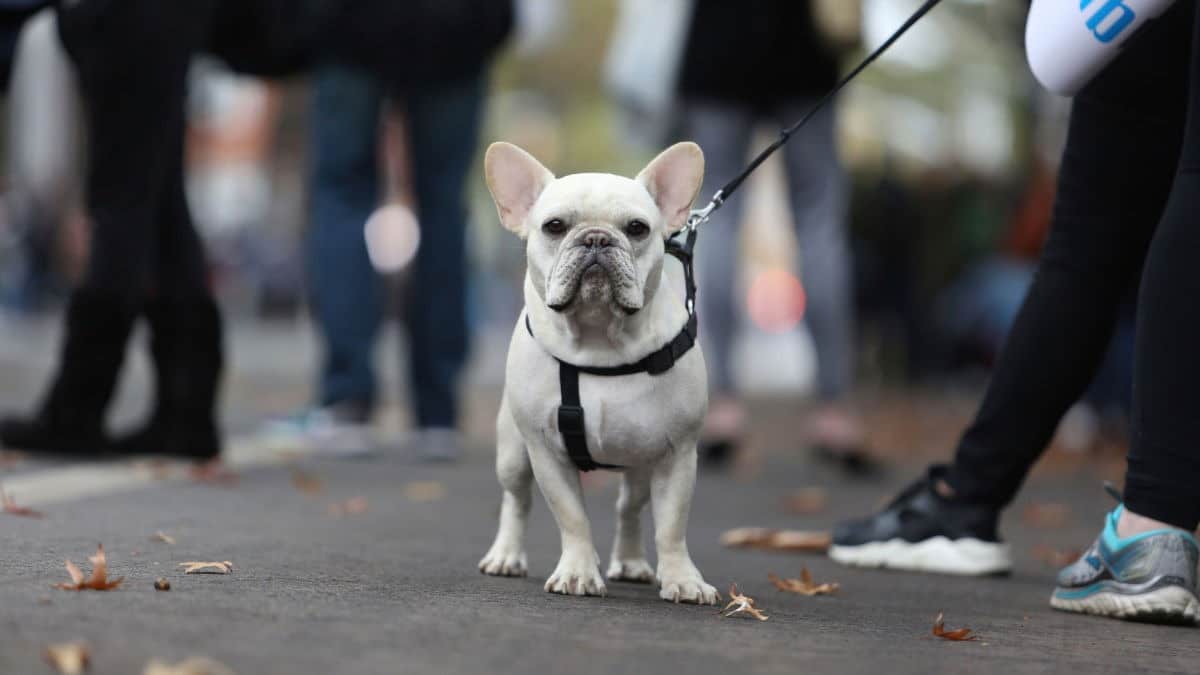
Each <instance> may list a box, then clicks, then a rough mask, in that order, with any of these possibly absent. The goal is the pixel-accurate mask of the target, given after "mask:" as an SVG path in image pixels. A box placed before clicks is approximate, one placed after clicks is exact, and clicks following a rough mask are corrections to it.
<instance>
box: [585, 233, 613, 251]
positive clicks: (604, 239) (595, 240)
mask: <svg viewBox="0 0 1200 675" xmlns="http://www.w3.org/2000/svg"><path fill="white" fill-rule="evenodd" d="M583 243H584V245H585V246H587V247H588V248H607V247H609V246H612V237H610V236H608V233H607V232H601V231H595V232H588V233H587V234H585V235H583Z"/></svg>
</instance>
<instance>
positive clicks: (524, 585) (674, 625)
mask: <svg viewBox="0 0 1200 675" xmlns="http://www.w3.org/2000/svg"><path fill="white" fill-rule="evenodd" d="M276 337H278V336H276ZM247 339H249V338H247ZM297 339H300V338H297ZM248 349H249V348H248ZM11 351H13V350H12V349H8V351H6V348H2V347H0V368H2V369H3V370H0V374H8V375H9V376H10V378H9V380H8V382H9V383H10V384H9V385H8V386H6V387H3V390H2V391H0V402H3V403H15V402H18V401H23V402H25V403H27V402H28V400H29V399H30V398H31V396H32V394H33V392H32V391H31V390H30V388H29V387H27V386H25V385H17V384H13V383H23V382H35V381H36V380H37V379H38V377H37V376H36V375H37V374H36V373H33V374H30V373H27V372H26V371H25V370H22V368H25V369H26V370H29V369H32V370H35V371H36V370H37V369H38V368H40V367H41V366H40V365H38V364H37V363H34V364H33V365H29V364H27V363H21V364H17V363H13V362H6V361H5V359H4V355H5V354H8V353H9V352H11ZM298 352H303V350H298ZM248 372H251V371H248ZM269 375H270V374H269V373H266V374H261V375H254V374H253V373H252V372H251V374H246V373H242V374H241V375H239V378H240V380H239V381H240V382H241V384H239V385H237V387H240V388H241V389H240V390H239V391H235V392H234V393H233V394H232V395H231V397H232V400H233V401H234V402H235V404H236V405H242V406H243V407H245V406H249V405H250V404H251V403H252V402H253V401H263V400H269V401H273V402H278V401H286V400H290V399H292V398H295V397H296V393H295V389H296V387H298V386H299V384H298V383H299V382H301V381H302V380H303V379H304V377H303V375H297V376H293V377H291V379H289V378H287V377H282V376H280V377H278V378H276V379H272V378H271V377H270V376H269ZM247 388H249V389H247ZM494 393H495V392H494V390H491V389H487V388H486V387H482V386H481V387H480V388H479V390H478V392H477V393H476V395H477V397H478V398H479V399H480V400H488V399H489V397H491V398H494ZM478 407H479V408H480V410H484V409H486V405H485V404H479V406H478ZM785 407H786V406H785ZM251 412H253V411H252V410H248V409H243V410H241V411H240V412H238V411H230V413H229V414H231V415H234V416H235V417H236V416H237V415H239V414H240V415H243V416H245V417H246V419H247V420H248V419H249V418H250V417H251V416H252V415H251V414H250V413H251ZM478 414H479V415H480V417H485V416H486V415H484V412H480V413H478ZM235 426H236V425H235ZM763 436H764V437H763V439H761V441H760V446H761V447H760V450H761V452H760V457H759V459H758V460H757V461H755V462H752V463H749V464H747V465H745V466H742V467H741V469H740V470H738V471H735V472H704V473H703V474H702V475H701V477H700V480H699V484H698V487H697V496H696V499H695V503H694V505H693V509H692V516H691V526H690V530H689V544H690V548H691V550H692V554H693V557H694V559H695V561H696V563H697V565H698V566H699V568H700V569H701V571H702V572H703V573H704V575H705V577H706V578H707V579H708V580H709V581H710V582H711V583H713V584H714V585H716V586H717V587H718V588H719V589H721V590H722V592H725V591H726V589H728V587H729V585H730V584H731V583H733V582H737V584H738V585H739V587H740V588H741V589H743V591H744V592H746V593H747V594H748V595H750V596H752V597H754V598H756V600H757V604H758V606H759V607H761V608H762V610H763V611H764V612H765V613H766V614H767V615H769V617H770V619H769V620H768V621H765V622H760V621H755V620H751V619H742V618H722V617H721V616H720V615H719V614H718V612H717V609H716V608H713V607H697V606H687V605H673V604H670V603H667V602H664V601H662V600H660V599H659V598H658V596H657V592H656V590H655V589H653V588H651V587H649V586H640V585H631V584H615V583H610V584H609V595H608V597H605V598H574V597H563V596H557V595H550V594H547V593H545V592H544V591H543V590H542V583H543V582H544V580H545V578H546V576H547V575H548V574H549V573H550V571H551V570H552V569H553V567H554V564H555V562H556V560H557V555H558V535H557V530H556V528H555V526H554V523H553V519H552V518H551V516H550V514H549V512H548V511H547V509H546V507H545V504H544V502H543V501H542V500H541V498H540V496H538V497H535V504H534V509H533V515H532V518H531V522H530V528H529V529H530V537H529V547H528V552H529V563H530V576H529V577H528V578H525V579H503V578H492V577H487V576H483V575H481V574H479V572H478V571H477V570H476V563H477V561H478V560H479V558H480V557H481V556H482V554H483V553H484V552H485V551H486V549H487V547H488V545H489V544H490V542H491V538H492V535H493V534H494V527H495V519H496V514H497V509H498V504H499V495H500V492H499V487H498V486H497V484H496V482H495V478H494V475H493V470H492V463H491V453H490V449H489V448H488V447H487V439H486V437H485V434H477V435H472V436H470V437H469V438H470V439H471V440H470V447H469V448H468V454H467V456H466V457H465V458H464V460H463V461H462V462H460V463H457V464H453V465H436V466H434V465H423V464H420V463H418V462H416V461H415V460H414V459H413V456H414V454H415V452H414V450H415V449H414V448H412V447H406V446H404V445H403V444H395V445H394V446H390V447H387V448H385V449H384V451H382V452H380V453H378V454H376V455H375V456H373V457H370V458H363V459H357V460H346V459H341V460H335V459H322V458H319V457H314V456H311V455H307V454H305V453H303V452H284V453H280V452H277V451H276V450H275V449H272V450H265V449H262V448H259V447H257V446H256V445H255V442H254V441H253V440H251V439H249V438H248V437H247V436H245V435H244V434H242V435H240V436H239V438H238V439H236V440H235V443H234V445H235V450H236V452H235V456H236V461H234V462H233V464H234V470H235V471H236V480H235V481H227V482H220V483H205V482H197V481H195V480H193V479H192V478H191V477H189V476H188V475H187V473H186V471H184V470H182V469H181V468H180V467H176V466H165V467H164V466H158V465H148V464H145V463H141V464H131V463H127V464H122V465H118V466H109V467H92V466H84V467H69V466H65V465H57V464H50V463H45V462H29V461H26V462H19V463H17V464H15V465H13V466H5V465H0V485H5V486H7V487H8V488H9V491H10V492H13V493H15V498H16V499H17V501H18V502H22V503H27V504H29V505H31V506H35V507H36V508H38V509H40V510H42V511H44V513H45V517H44V518H40V519H34V518H21V517H16V516H9V515H3V514H0V673H2V674H4V675H9V674H12V675H25V674H36V673H49V672H52V671H50V669H49V667H48V666H46V665H45V664H44V663H43V660H42V652H43V649H44V648H45V646H46V645H48V644H51V643H56V642H63V641H69V640H75V639H82V640H86V641H87V642H88V643H89V645H90V648H91V657H92V669H91V671H89V672H92V673H97V674H100V675H108V674H114V675H115V674H121V675H127V674H137V673H141V672H142V668H143V667H144V665H145V664H146V663H147V662H148V661H149V660H150V659H155V658H157V659H162V660H167V661H172V660H179V659H183V658H185V657H188V656H192V655H199V656H206V657H209V658H211V659H214V660H216V661H219V662H221V663H224V664H226V665H227V666H229V667H230V668H231V669H233V670H234V671H236V672H237V673H241V674H242V675H254V674H264V675H267V674H275V673H280V674H282V673H288V674H308V673H312V674H314V675H315V674H325V673H364V674H367V673H643V672H644V673H663V672H676V673H740V672H747V673H749V672H754V673H759V672H761V673H800V672H864V673H866V672H871V673H876V672H902V673H907V672H914V673H916V672H921V673H929V672H955V673H957V672H971V673H982V672H998V673H999V672H1003V673H1011V672H1063V671H1072V670H1073V671H1077V672H1089V673H1091V672H1122V673H1124V672H1131V671H1151V672H1200V633H1198V632H1197V631H1196V630H1195V629H1186V628H1170V627H1159V626H1150V625H1140V624H1128V623H1119V622H1113V621H1109V620H1104V619H1097V618H1091V617H1082V616H1075V615H1068V614H1062V613H1058V612H1055V611H1053V610H1051V609H1050V607H1049V606H1048V604H1047V600H1048V597H1049V594H1050V590H1051V587H1052V584H1053V575H1054V571H1055V570H1054V567H1053V566H1052V565H1051V564H1049V563H1047V562H1045V561H1043V560H1041V559H1040V558H1043V557H1045V555H1046V551H1052V550H1066V549H1071V548H1076V549H1077V548H1081V547H1084V546H1086V545H1087V544H1088V543H1089V542H1090V540H1091V538H1092V537H1094V536H1095V534H1096V532H1097V531H1098V529H1099V526H1100V523H1101V518H1102V515H1103V513H1104V512H1105V510H1106V509H1108V508H1109V506H1110V500H1109V498H1108V497H1107V496H1106V495H1105V494H1104V492H1103V491H1102V490H1101V489H1100V487H1099V485H1100V479H1101V478H1102V477H1103V476H1104V475H1106V474H1107V473H1109V472H1111V467H1105V466H1100V465H1098V464H1097V465H1093V464H1092V463H1090V462H1086V461H1085V462H1074V463H1067V465H1062V466H1058V465H1056V466H1055V467H1050V468H1049V469H1047V470H1045V471H1042V472H1040V473H1039V474H1038V475H1036V476H1035V477H1034V478H1033V479H1031V481H1030V483H1029V485H1028V486H1027V488H1026V490H1025V491H1024V492H1023V493H1022V496H1021V498H1020V500H1019V501H1018V503H1017V504H1015V505H1014V507H1013V509H1011V510H1010V512H1009V514H1008V515H1007V516H1006V519H1005V521H1004V524H1003V527H1002V531H1003V533H1004V534H1005V535H1006V536H1007V538H1009V539H1010V540H1011V541H1012V543H1013V546H1014V550H1015V554H1016V561H1017V564H1016V570H1015V572H1014V573H1013V574H1012V575H1011V576H1009V577H1005V578H988V579H963V578H949V577H936V576H928V575H920V574H905V573H888V572H874V571H861V570H851V569H846V568H842V567H839V566H837V565H835V564H834V563H832V562H831V561H829V560H827V559H826V558H825V557H823V556H821V555H813V554H784V553H772V552H762V551H745V550H735V549H728V548H724V547H722V546H721V545H720V543H719V542H718V538H719V536H720V534H721V533H722V532H723V531H725V530H727V529H729V528H733V527H739V526H746V525H759V526H769V527H788V528H800V529H822V528H827V527H829V526H830V525H831V524H832V523H833V522H835V521H836V520H837V519H838V518H841V517H845V516H847V515H858V514H861V513H864V512H866V511H869V510H871V509H873V508H875V507H876V506H877V505H878V504H879V503H880V501H881V500H882V499H884V498H885V497H886V496H888V495H889V494H890V493H892V492H894V491H895V490H896V489H897V488H899V487H900V486H902V485H903V483H904V482H906V481H907V480H908V479H911V478H912V476H913V475H915V474H916V473H917V472H919V470H920V463H919V462H918V461H917V460H916V458H915V457H914V458H909V459H903V458H899V459H894V460H893V461H891V462H890V463H889V468H888V469H887V471H886V472H885V473H883V474H882V475H880V476H877V477H875V478H873V479H869V480H862V479H859V480H850V479H847V478H845V477H844V476H841V475H840V474H839V473H837V472H836V471H835V470H833V469H831V468H829V467H825V466H822V465H818V464H814V463H813V462H811V461H810V460H809V459H808V458H807V457H805V456H804V455H803V453H801V452H799V451H798V450H797V449H796V448H794V447H793V441H792V439H791V438H790V437H789V433H788V429H787V425H786V424H782V425H781V424H776V425H774V426H770V427H769V433H764V434H763ZM914 454H919V453H914ZM1064 466H1065V467H1066V468H1064ZM72 472H73V473H72ZM60 485H62V486H76V487H72V488H70V489H68V488H66V487H64V488H61V489H60V488H59V487H56V486H60ZM78 486H83V488H87V489H76V488H78ZM808 486H816V487H821V488H823V489H824V490H825V494H826V496H827V504H826V505H825V506H824V507H823V508H818V509H817V510H816V512H814V513H810V514H806V515H798V514H795V513H789V512H788V511H787V509H786V508H785V507H784V500H785V499H786V497H787V496H788V495H790V494H791V493H793V492H794V491H795V490H796V489H798V488H801V487H808ZM615 493H616V484H615V481H613V480H612V479H611V478H603V477H601V478H598V479H594V480H589V483H588V508H589V513H590V514H591V517H592V520H593V526H594V527H593V529H594V532H595V536H596V538H597V545H598V549H599V550H600V553H601V555H602V556H605V557H606V556H607V553H608V551H609V548H610V538H611V536H612V531H613V501H614V499H615ZM357 498H362V499H360V500H359V501H357V502H355V504H357V505H358V509H359V512H357V513H343V514H340V515H338V514H335V513H332V512H331V505H332V504H342V505H345V503H346V501H347V500H351V499H357ZM364 502H365V506H364ZM351 510H354V509H351ZM647 519H648V516H647ZM158 532H162V533H164V534H166V535H168V537H170V538H171V539H172V540H173V541H174V543H167V542H165V541H162V540H160V539H155V538H153V537H154V535H155V533H158ZM98 543H103V545H104V547H105V549H106V551H107V552H108V558H109V566H110V574H111V575H114V576H121V575H123V576H125V582H124V583H123V585H122V586H121V587H120V588H118V589H117V590H113V591H108V592H95V591H83V592H72V591H62V590H57V589H54V588H52V587H51V586H52V584H55V583H58V582H62V581H66V580H67V574H66V571H65V568H64V565H63V560H64V559H68V558H69V559H71V560H74V561H75V562H76V563H86V558H87V556H88V555H90V554H92V553H93V552H94V550H95V547H96V545H97V544H98ZM210 560H211V561H226V560H228V561H231V562H232V563H233V568H234V569H233V573H232V574H229V575H186V574H184V573H183V571H182V568H180V567H179V566H178V565H179V563H181V562H185V561H210ZM802 567H807V568H808V569H809V570H811V572H812V575H813V577H814V578H815V579H816V581H818V582H826V581H829V582H838V583H839V584H840V590H839V591H838V592H837V593H836V594H834V595H831V596H820V597H804V596H800V595H794V594H787V593H784V592H781V591H779V590H776V589H775V588H774V587H773V586H772V585H771V584H770V583H769V582H768V580H767V574H768V573H771V572H774V573H776V574H779V575H781V576H785V577H794V576H798V574H799V572H800V569H801V568H802ZM85 570H86V566H85ZM159 577H165V578H167V579H168V580H169V581H170V583H171V585H172V589H171V590H170V591H167V592H161V591H156V590H155V589H154V588H153V583H154V580H155V579H157V578H159ZM939 612H944V613H945V616H946V623H947V625H948V626H949V627H951V628H959V627H969V628H971V629H972V630H974V631H975V632H976V633H977V634H978V635H979V636H980V639H979V640H977V641H973V642H949V641H945V640H941V639H937V638H935V637H933V636H932V635H931V630H930V629H931V626H932V624H933V621H934V618H935V617H936V616H937V615H938V613H939Z"/></svg>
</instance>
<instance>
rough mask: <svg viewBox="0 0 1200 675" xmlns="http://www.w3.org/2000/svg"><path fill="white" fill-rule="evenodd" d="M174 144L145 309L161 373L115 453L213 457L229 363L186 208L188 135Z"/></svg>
mask: <svg viewBox="0 0 1200 675" xmlns="http://www.w3.org/2000/svg"><path fill="white" fill-rule="evenodd" d="M178 114H179V119H178V120H177V121H173V122H172V126H176V125H177V127H178V128H179V129H182V128H183V125H184V119H183V110H182V107H181V108H180V109H179V113H178ZM170 142H171V143H172V144H173V147H172V148H171V150H170V153H171V154H170V160H169V161H170V164H169V167H168V169H167V172H166V183H165V186H164V191H163V194H162V197H161V202H160V205H159V213H158V228H159V234H158V241H157V246H158V250H157V255H156V256H155V258H154V261H155V263H156V269H155V270H154V285H153V289H152V294H151V296H150V298H149V299H148V301H147V302H146V304H145V307H144V314H145V317H146V322H147V324H148V326H149V328H150V356H151V360H152V361H153V363H154V372H155V387H154V391H155V399H154V407H153V410H152V412H151V415H150V418H149V420H148V421H147V422H146V423H145V425H144V426H143V427H142V428H141V429H139V430H137V431H135V432H133V433H132V434H130V435H128V436H126V437H125V438H123V439H120V440H119V441H118V443H117V444H116V449H117V450H118V451H119V452H123V453H128V454H167V455H174V456H178V457H188V458H193V459H209V458H213V457H216V456H217V455H219V454H220V451H221V440H220V434H219V432H218V429H217V423H216V410H215V408H216V404H217V396H218V393H219V392H218V387H219V385H220V379H221V371H222V368H223V366H224V354H223V345H222V328H221V314H220V309H219V307H218V306H217V303H216V299H215V298H214V297H213V295H212V292H211V286H210V284H209V280H208V273H207V263H206V261H205V256H204V244H203V242H202V241H201V239H200V236H199V233H198V232H197V231H196V228H195V225H194V224H193V221H192V215H191V211H190V210H189V208H188V202H187V194H186V192H185V189H184V138H183V134H182V133H181V134H179V135H178V136H177V137H173V138H172V139H171V141H170Z"/></svg>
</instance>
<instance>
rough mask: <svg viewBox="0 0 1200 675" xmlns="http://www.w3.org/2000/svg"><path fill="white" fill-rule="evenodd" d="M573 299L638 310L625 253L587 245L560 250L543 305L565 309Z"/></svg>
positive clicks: (637, 290) (639, 304) (630, 261)
mask: <svg viewBox="0 0 1200 675" xmlns="http://www.w3.org/2000/svg"><path fill="white" fill-rule="evenodd" d="M576 303H581V304H587V305H597V304H609V305H615V306H616V307H617V308H619V309H620V310H621V311H623V312H624V313H625V314H629V315H632V314H636V313H637V312H638V311H639V310H641V308H642V293H641V289H640V288H639V285H638V282H637V270H636V267H634V264H633V259H632V258H631V257H630V255H629V253H628V252H626V251H624V250H622V249H620V248H616V247H607V248H601V249H595V248H591V247H587V246H573V247H571V248H570V249H568V250H566V251H563V253H562V254H561V255H560V256H559V259H558V261H557V262H556V263H555V265H554V269H553V271H552V272H551V274H550V278H549V279H548V283H547V293H546V306H547V307H549V308H550V309H552V310H554V311H556V312H565V311H567V310H568V309H570V308H571V307H572V306H574V305H575V304H576Z"/></svg>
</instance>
